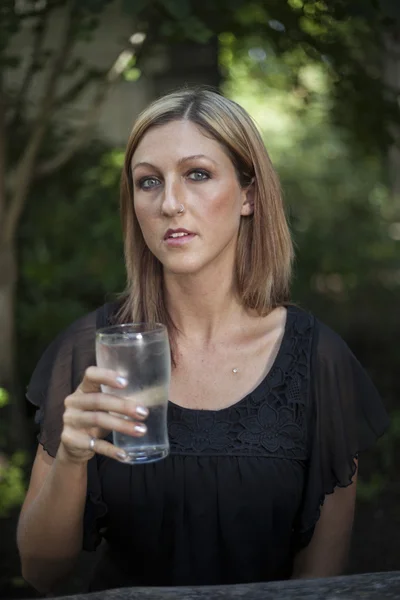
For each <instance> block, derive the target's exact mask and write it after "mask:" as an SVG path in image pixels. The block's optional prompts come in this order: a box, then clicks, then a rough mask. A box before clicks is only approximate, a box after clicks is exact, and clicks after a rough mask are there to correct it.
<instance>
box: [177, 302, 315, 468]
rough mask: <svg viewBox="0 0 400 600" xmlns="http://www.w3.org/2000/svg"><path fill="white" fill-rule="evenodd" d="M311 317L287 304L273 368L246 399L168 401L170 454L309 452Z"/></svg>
mask: <svg viewBox="0 0 400 600" xmlns="http://www.w3.org/2000/svg"><path fill="white" fill-rule="evenodd" d="M313 321H314V319H313V317H312V316H311V315H309V314H307V313H305V312H303V311H297V310H294V309H292V308H290V307H289V308H288V315H287V324H286V328H285V333H284V336H283V339H282V343H281V347H280V349H279V352H278V355H277V357H276V359H275V362H274V364H273V367H272V369H271V370H270V372H269V373H268V374H267V376H266V377H265V379H264V380H263V381H262V382H261V383H260V385H259V386H257V388H256V389H255V390H254V391H253V392H252V393H250V394H248V395H247V396H246V397H245V398H243V399H242V400H240V401H239V402H237V403H236V404H234V405H233V406H230V407H227V408H225V409H222V410H218V411H211V410H193V409H187V408H183V407H180V406H178V405H176V404H172V403H170V404H169V408H168V427H169V440H170V447H171V454H185V455H188V454H189V455H236V456H266V457H270V456H274V457H277V458H290V459H297V460H306V459H307V456H308V426H307V424H308V423H307V422H308V415H309V410H308V409H309V406H310V402H309V380H310V377H309V373H310V349H311V341H312V332H313Z"/></svg>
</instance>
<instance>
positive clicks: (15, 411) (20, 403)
mask: <svg viewBox="0 0 400 600" xmlns="http://www.w3.org/2000/svg"><path fill="white" fill-rule="evenodd" d="M16 283H17V260H16V248H15V245H14V244H13V243H12V244H7V245H4V244H3V245H2V246H0V332H1V337H0V387H2V388H4V389H5V390H6V391H7V392H8V393H9V395H10V403H9V405H8V406H7V407H6V408H5V409H3V410H5V411H7V413H8V415H7V424H8V426H7V431H6V434H7V445H9V448H10V449H11V450H15V449H17V448H18V449H27V448H28V446H29V437H28V436H29V434H28V427H27V419H26V411H25V401H24V399H23V397H22V396H21V393H20V389H19V386H18V385H17V381H16V374H15V351H16V348H15V345H16V344H15V337H16V336H15V333H16V332H15V314H14V313H15V292H16Z"/></svg>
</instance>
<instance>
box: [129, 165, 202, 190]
mask: <svg viewBox="0 0 400 600" xmlns="http://www.w3.org/2000/svg"><path fill="white" fill-rule="evenodd" d="M193 173H201V174H202V175H204V176H205V177H204V179H192V181H195V182H196V183H201V182H202V181H207V179H211V175H210V173H209V172H208V171H206V170H205V169H192V170H191V171H189V172H188V173H187V175H186V176H187V177H188V176H189V175H192V174H193ZM149 180H155V181H159V180H158V178H157V177H142V178H141V179H139V180H138V181H137V182H136V187H138V188H139V189H141V190H142V191H144V192H148V191H149V190H152V189H154V187H156V186H151V187H147V188H146V187H144V183H145V182H146V181H149Z"/></svg>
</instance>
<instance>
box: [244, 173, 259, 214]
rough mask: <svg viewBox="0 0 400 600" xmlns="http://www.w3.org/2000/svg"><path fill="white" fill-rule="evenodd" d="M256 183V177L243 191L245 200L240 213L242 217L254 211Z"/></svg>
mask: <svg viewBox="0 0 400 600" xmlns="http://www.w3.org/2000/svg"><path fill="white" fill-rule="evenodd" d="M255 193H256V189H255V185H254V177H253V179H252V180H251V182H250V185H249V186H248V187H247V188H244V189H243V191H242V194H243V202H242V209H241V211H240V214H241V216H242V217H249V216H250V215H252V214H253V213H254V198H255Z"/></svg>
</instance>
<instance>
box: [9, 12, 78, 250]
mask: <svg viewBox="0 0 400 600" xmlns="http://www.w3.org/2000/svg"><path fill="white" fill-rule="evenodd" d="M75 6H76V5H75V1H72V2H70V3H69V10H68V13H67V15H66V18H65V28H64V34H63V38H62V41H61V44H60V47H59V49H58V52H57V53H56V55H55V58H54V61H53V65H52V67H51V69H50V71H49V75H48V78H47V81H46V84H45V86H44V94H43V99H42V103H41V107H40V110H39V112H38V115H37V118H36V122H35V125H34V127H33V131H32V134H31V136H30V139H29V141H28V143H27V145H26V147H25V151H24V153H23V155H22V157H21V159H20V161H19V163H18V165H17V168H16V170H15V173H14V174H13V178H12V181H11V187H12V192H13V194H12V197H11V201H10V206H9V208H8V210H7V213H6V215H5V219H4V242H6V243H11V241H12V239H13V237H14V235H15V231H16V228H17V225H18V221H19V219H20V217H21V214H22V211H23V208H24V204H25V201H26V198H27V195H28V192H29V187H30V184H31V181H32V179H33V171H34V166H35V162H36V159H37V155H38V152H39V149H40V146H41V144H42V142H43V138H44V135H45V133H46V130H47V127H48V125H49V122H50V119H51V115H52V109H53V107H54V99H55V92H56V85H57V80H58V77H59V76H60V74H61V73H62V71H63V69H64V66H65V62H66V60H67V58H68V55H69V51H70V49H71V45H72V41H73V29H74V26H75Z"/></svg>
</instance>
